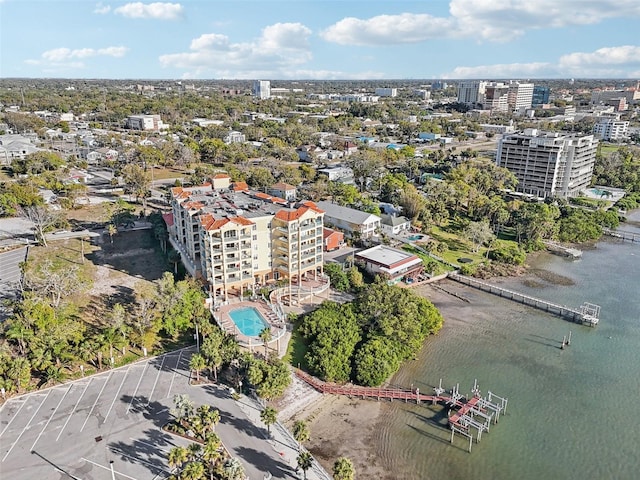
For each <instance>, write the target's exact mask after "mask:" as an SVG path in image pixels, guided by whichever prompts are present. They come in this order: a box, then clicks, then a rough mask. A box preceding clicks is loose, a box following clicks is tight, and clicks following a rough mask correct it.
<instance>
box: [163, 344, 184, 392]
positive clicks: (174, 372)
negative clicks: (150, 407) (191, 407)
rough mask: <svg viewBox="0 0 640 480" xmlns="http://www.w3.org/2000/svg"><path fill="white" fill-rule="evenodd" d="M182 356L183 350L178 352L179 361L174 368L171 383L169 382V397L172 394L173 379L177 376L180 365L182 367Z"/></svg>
mask: <svg viewBox="0 0 640 480" xmlns="http://www.w3.org/2000/svg"><path fill="white" fill-rule="evenodd" d="M180 357H182V350H180V353H179V354H178V361H177V362H176V368H174V369H173V375H172V376H171V383H170V384H169V392H167V398H169V397H170V396H171V388H172V387H173V381H174V380H175V378H176V373H178V367H180Z"/></svg>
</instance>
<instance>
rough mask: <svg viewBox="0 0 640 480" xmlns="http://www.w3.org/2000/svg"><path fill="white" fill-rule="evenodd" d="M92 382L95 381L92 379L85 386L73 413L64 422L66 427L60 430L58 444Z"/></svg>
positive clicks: (57, 438)
mask: <svg viewBox="0 0 640 480" xmlns="http://www.w3.org/2000/svg"><path fill="white" fill-rule="evenodd" d="M92 381H93V378H90V379H89V383H87V384H86V385H85V387H84V390H83V391H82V395H80V398H78V401H77V402H76V404H75V405H74V406H73V410H71V413H70V414H69V416H68V417H67V421H66V422H64V425H63V426H62V430H60V433H58V436H57V437H56V442H57V441H58V440H60V435H62V432H64V429H65V428H67V424H68V423H69V420H71V417H73V414H74V413H75V412H76V408H78V405H79V404H80V400H82V397H84V394H85V392H86V391H87V388H89V385H91V382H92Z"/></svg>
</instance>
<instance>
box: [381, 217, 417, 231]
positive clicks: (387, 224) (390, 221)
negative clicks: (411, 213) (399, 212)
mask: <svg viewBox="0 0 640 480" xmlns="http://www.w3.org/2000/svg"><path fill="white" fill-rule="evenodd" d="M380 219H381V220H380V228H381V230H382V233H384V234H386V235H401V234H402V233H403V232H410V231H411V220H409V219H408V218H406V217H403V216H396V215H388V214H386V213H383V214H382V215H380Z"/></svg>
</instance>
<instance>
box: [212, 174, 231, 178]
mask: <svg viewBox="0 0 640 480" xmlns="http://www.w3.org/2000/svg"><path fill="white" fill-rule="evenodd" d="M213 178H214V179H216V178H231V177H230V176H229V175H227V174H226V173H216V174H215V175H214V176H213Z"/></svg>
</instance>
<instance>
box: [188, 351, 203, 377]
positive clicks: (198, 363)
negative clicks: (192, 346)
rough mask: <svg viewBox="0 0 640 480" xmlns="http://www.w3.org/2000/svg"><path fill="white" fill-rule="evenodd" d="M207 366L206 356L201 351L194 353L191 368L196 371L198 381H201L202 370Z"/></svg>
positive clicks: (190, 362) (190, 363)
mask: <svg viewBox="0 0 640 480" xmlns="http://www.w3.org/2000/svg"><path fill="white" fill-rule="evenodd" d="M206 366H207V362H206V361H205V359H204V357H203V356H202V355H200V354H199V353H194V354H193V355H192V356H191V360H190V361H189V368H190V369H191V370H193V371H195V372H196V382H200V372H201V371H202V370H203V369H204V367H206Z"/></svg>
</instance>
